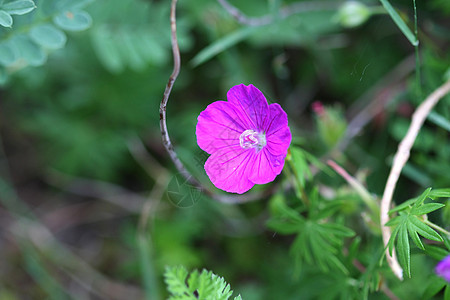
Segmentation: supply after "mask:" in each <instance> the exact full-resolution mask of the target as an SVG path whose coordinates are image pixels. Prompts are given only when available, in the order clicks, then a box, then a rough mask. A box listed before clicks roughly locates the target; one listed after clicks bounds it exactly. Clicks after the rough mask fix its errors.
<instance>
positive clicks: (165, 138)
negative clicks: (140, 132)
mask: <svg viewBox="0 0 450 300" xmlns="http://www.w3.org/2000/svg"><path fill="white" fill-rule="evenodd" d="M176 5H177V0H172V5H171V8H170V29H171V41H172V52H173V71H172V74H171V75H170V77H169V82H168V83H167V85H166V89H165V91H164V97H163V99H162V101H161V105H160V107H159V124H160V127H161V135H162V142H163V145H164V147H165V148H166V150H167V152H168V153H169V155H170V158H171V159H172V161H173V163H174V164H175V167H176V168H177V170H178V171H179V172H180V173H181V174H182V175H183V177H184V178H186V180H187V181H188V182H189V183H190V184H194V185H199V184H200V183H199V182H198V181H197V180H196V179H195V178H194V177H192V176H191V175H190V174H189V172H188V170H187V169H186V168H185V166H184V165H183V163H182V162H181V160H180V159H179V158H178V155H177V153H176V152H175V150H174V149H173V145H172V142H171V140H170V136H169V132H168V130H167V117H166V109H167V102H168V101H169V96H170V93H171V92H172V88H173V84H174V83H175V80H176V79H177V77H178V74H179V73H180V65H181V59H180V49H179V47H178V39H177V23H176V15H175V11H176Z"/></svg>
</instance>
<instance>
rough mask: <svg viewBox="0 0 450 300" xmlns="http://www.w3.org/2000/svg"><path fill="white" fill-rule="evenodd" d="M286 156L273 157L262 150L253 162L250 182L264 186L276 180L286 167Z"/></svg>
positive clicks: (265, 150)
mask: <svg viewBox="0 0 450 300" xmlns="http://www.w3.org/2000/svg"><path fill="white" fill-rule="evenodd" d="M285 157H286V154H285V155H272V154H271V153H270V152H269V151H267V149H265V148H264V149H262V150H261V151H260V152H259V153H258V154H257V155H256V157H255V159H254V160H253V161H252V163H253V167H252V169H251V171H250V176H249V178H248V179H249V180H250V181H251V182H253V183H256V184H264V183H268V182H271V181H274V180H275V177H277V175H278V174H280V173H281V170H282V169H283V166H284V158H285Z"/></svg>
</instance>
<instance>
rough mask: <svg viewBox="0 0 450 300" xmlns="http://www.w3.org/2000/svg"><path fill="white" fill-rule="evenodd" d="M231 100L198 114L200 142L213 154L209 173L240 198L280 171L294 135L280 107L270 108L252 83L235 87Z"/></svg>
mask: <svg viewBox="0 0 450 300" xmlns="http://www.w3.org/2000/svg"><path fill="white" fill-rule="evenodd" d="M227 99H228V101H216V102H213V103H211V104H210V105H208V107H207V108H206V109H205V110H204V111H202V112H201V113H200V115H199V116H198V123H197V128H196V135H197V143H198V145H199V146H200V148H202V149H203V150H204V151H206V152H207V153H209V154H211V156H210V157H209V158H208V160H207V161H206V163H205V171H206V174H207V175H208V177H209V179H210V180H211V182H212V183H213V184H214V185H215V186H216V187H217V188H219V189H222V190H224V191H227V192H230V193H239V194H242V193H244V192H246V191H248V190H249V189H251V188H252V187H253V186H254V185H255V184H264V183H268V182H271V181H273V180H274V179H275V177H276V176H277V175H278V174H280V173H281V170H282V169H283V166H284V159H285V157H286V154H287V149H288V148H289V145H290V143H291V139H292V137H291V132H290V130H289V127H288V120H287V115H286V113H285V112H284V110H283V109H282V108H281V106H280V105H279V104H277V103H273V104H270V105H268V103H267V100H266V98H265V97H264V95H263V94H262V93H261V91H260V90H258V89H257V88H256V87H254V86H253V85H251V84H250V85H248V86H246V85H244V84H240V85H236V86H234V87H232V88H231V89H230V90H229V91H228V93H227Z"/></svg>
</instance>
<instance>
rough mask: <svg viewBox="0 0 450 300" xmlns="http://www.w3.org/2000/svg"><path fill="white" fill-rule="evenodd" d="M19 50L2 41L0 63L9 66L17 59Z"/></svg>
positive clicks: (0, 44)
mask: <svg viewBox="0 0 450 300" xmlns="http://www.w3.org/2000/svg"><path fill="white" fill-rule="evenodd" d="M16 52H17V51H15V49H14V48H13V47H11V45H10V44H9V43H6V42H3V43H0V64H1V65H3V66H5V67H8V66H10V65H12V64H13V63H14V62H15V61H16V60H17V56H18V55H17V53H16Z"/></svg>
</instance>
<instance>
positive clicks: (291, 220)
mask: <svg viewBox="0 0 450 300" xmlns="http://www.w3.org/2000/svg"><path fill="white" fill-rule="evenodd" d="M317 197H318V196H317V193H314V194H312V197H311V198H310V199H311V202H312V205H311V208H310V210H309V218H308V219H306V218H305V217H304V216H302V215H301V214H300V213H299V212H298V211H296V210H294V209H292V208H290V207H288V206H287V205H286V203H285V202H284V199H283V197H281V196H280V195H277V196H275V197H273V198H272V200H271V209H272V218H271V219H270V220H269V221H268V222H267V226H268V227H269V228H271V229H272V230H274V231H276V232H278V233H281V234H296V238H295V241H294V242H293V244H292V246H291V254H292V255H293V256H294V258H295V262H296V268H297V270H300V269H301V267H302V263H303V262H306V263H308V264H310V265H317V266H318V267H319V268H320V269H321V270H322V271H323V272H329V271H331V270H332V271H336V270H339V271H341V272H342V273H344V274H347V273H348V270H347V268H346V267H345V266H344V264H343V263H342V261H341V260H342V252H341V250H342V245H343V243H344V239H345V238H348V237H352V236H353V235H354V234H355V233H354V232H353V230H351V229H349V228H347V227H345V226H344V225H342V224H340V223H336V222H331V221H328V222H327V221H326V220H328V218H329V217H330V216H331V215H332V214H333V212H335V209H336V207H335V206H334V205H333V203H330V204H325V205H324V206H323V207H320V212H319V207H318V205H317V204H316V203H317V202H318V200H317Z"/></svg>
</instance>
